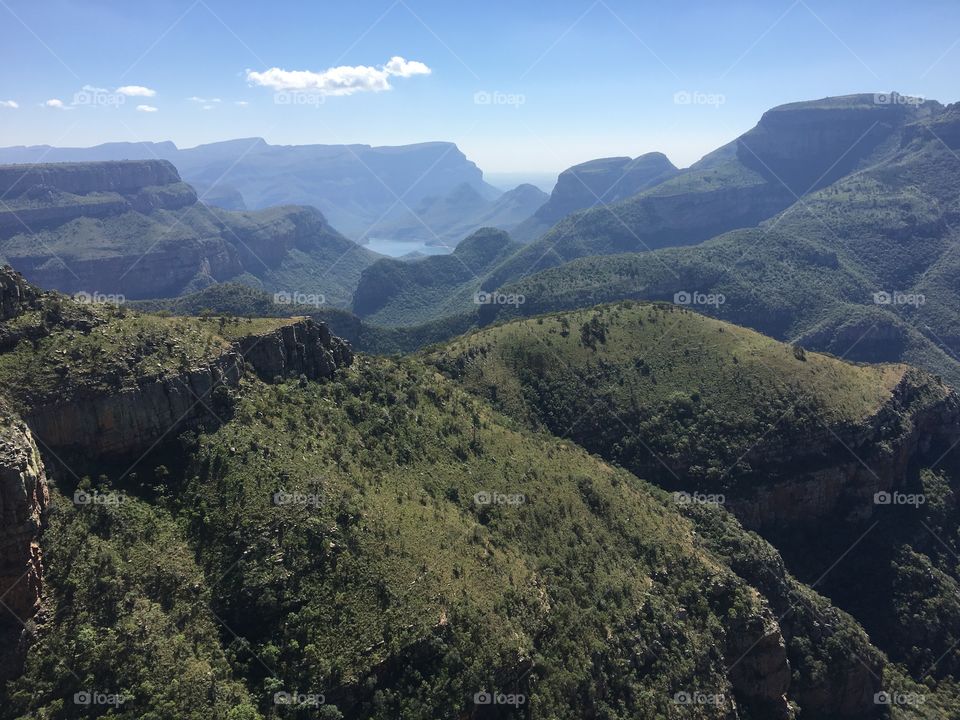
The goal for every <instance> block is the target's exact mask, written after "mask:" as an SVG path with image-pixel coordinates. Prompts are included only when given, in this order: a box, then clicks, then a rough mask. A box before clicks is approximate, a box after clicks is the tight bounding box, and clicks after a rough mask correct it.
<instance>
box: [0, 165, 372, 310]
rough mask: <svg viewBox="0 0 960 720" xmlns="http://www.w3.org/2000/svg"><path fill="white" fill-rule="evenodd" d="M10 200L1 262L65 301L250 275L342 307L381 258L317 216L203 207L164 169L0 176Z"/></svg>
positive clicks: (161, 292)
mask: <svg viewBox="0 0 960 720" xmlns="http://www.w3.org/2000/svg"><path fill="white" fill-rule="evenodd" d="M211 182H212V180H211ZM5 190H6V191H7V192H9V195H8V196H6V197H5V199H4V207H3V208H2V210H0V257H2V258H4V259H5V261H6V262H9V263H10V264H11V265H12V266H14V267H15V268H17V270H19V271H20V272H22V273H24V275H25V276H26V277H27V279H28V280H30V282H33V283H35V284H37V285H40V286H42V287H47V288H51V289H56V290H60V291H61V292H66V293H70V294H74V293H77V292H87V293H91V294H92V293H95V292H97V293H104V294H115V295H123V296H124V297H125V298H127V299H130V300H134V299H143V298H159V297H175V296H177V295H180V294H183V293H189V292H194V291H196V290H201V289H203V288H205V287H207V286H209V285H211V284H214V283H216V282H222V281H226V280H230V279H233V278H237V277H238V276H241V275H243V276H245V278H246V279H247V281H249V276H250V275H253V276H256V277H257V278H259V279H261V281H262V282H263V286H264V289H267V290H270V291H271V292H276V291H286V292H294V291H296V292H303V293H314V294H317V295H318V296H322V297H323V298H324V300H325V302H326V303H330V304H337V305H342V304H345V301H346V296H347V291H349V292H352V289H353V286H354V281H355V279H356V277H357V276H359V273H360V271H361V270H362V269H363V268H364V267H366V266H367V265H368V264H369V263H371V262H373V261H374V260H375V259H376V258H377V257H379V256H378V255H376V254H375V253H372V252H370V251H369V250H366V249H365V248H362V247H360V246H359V245H356V244H355V243H353V242H352V241H351V240H348V239H347V238H345V237H343V236H342V235H340V234H339V233H338V232H337V231H336V230H334V229H333V228H332V227H331V226H330V225H329V223H327V221H326V218H324V216H323V215H322V214H321V213H320V212H319V211H318V210H316V209H314V208H312V207H300V206H283V207H276V208H271V209H268V210H262V211H257V212H230V211H226V210H221V209H219V208H212V207H208V205H207V204H205V203H203V202H200V201H199V199H198V197H197V194H196V192H194V190H193V188H192V187H191V186H189V185H187V184H186V183H183V182H181V181H180V177H179V175H178V174H177V171H176V169H175V168H174V167H173V165H171V164H170V163H169V162H167V161H159V160H156V161H129V162H128V161H124V162H100V163H65V164H40V165H21V166H17V165H13V166H0V194H2V193H3V192H4V191H5Z"/></svg>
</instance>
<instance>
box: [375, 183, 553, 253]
mask: <svg viewBox="0 0 960 720" xmlns="http://www.w3.org/2000/svg"><path fill="white" fill-rule="evenodd" d="M547 197H548V195H547V194H546V193H545V192H543V191H542V190H540V188H537V187H534V186H533V185H519V186H517V187H515V188H514V189H513V190H510V191H508V192H505V193H503V194H502V195H500V196H499V197H498V198H496V199H495V200H490V199H489V198H488V197H485V196H484V195H483V194H481V193H480V192H479V191H478V190H477V189H476V188H475V187H473V186H472V185H470V184H469V183H462V184H460V185H458V186H457V187H455V188H454V189H453V190H452V191H451V192H450V193H449V194H447V195H442V196H438V197H429V198H424V199H423V200H421V201H420V203H419V204H418V205H417V207H415V208H414V209H413V212H412V213H407V216H406V217H404V218H402V219H400V220H398V221H397V222H395V223H393V224H392V225H382V226H380V227H378V229H377V230H376V231H375V233H371V234H380V233H382V234H383V235H384V236H386V237H388V238H391V239H394V240H410V241H415V240H419V241H422V242H426V243H427V244H428V245H449V246H452V245H456V244H457V243H459V242H460V241H461V240H463V239H464V238H465V237H467V236H468V235H472V234H473V233H474V232H476V231H477V230H479V229H480V228H483V227H494V228H499V229H501V230H511V229H512V228H513V227H514V226H515V225H517V224H518V223H520V222H521V221H523V220H526V219H527V218H529V217H530V215H531V213H533V212H535V211H536V210H537V209H538V208H539V207H540V206H541V205H543V203H544V202H546V200H547Z"/></svg>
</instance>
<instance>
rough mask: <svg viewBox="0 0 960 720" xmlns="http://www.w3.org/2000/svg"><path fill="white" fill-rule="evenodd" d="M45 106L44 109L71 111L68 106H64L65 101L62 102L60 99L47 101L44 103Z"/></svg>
mask: <svg viewBox="0 0 960 720" xmlns="http://www.w3.org/2000/svg"><path fill="white" fill-rule="evenodd" d="M43 105H44V107H48V108H54V109H56V110H69V109H70V108H68V107H67V106H66V105H64V104H63V100H60V99H59V98H50V99H49V100H47V101H46V102H44V103H43Z"/></svg>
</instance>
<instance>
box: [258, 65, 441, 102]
mask: <svg viewBox="0 0 960 720" xmlns="http://www.w3.org/2000/svg"><path fill="white" fill-rule="evenodd" d="M430 72H431V70H430V68H428V67H427V66H426V65H424V64H423V63H422V62H418V61H416V60H410V61H408V60H405V59H403V58H402V57H399V56H397V57H392V58H390V60H389V62H387V64H386V65H382V66H380V67H370V66H368V65H356V66H350V65H341V66H340V67H333V68H328V69H326V70H324V71H323V72H313V71H311V70H282V69H281V68H278V67H273V68H270V69H269V70H266V71H264V72H256V71H255V70H247V82H249V83H250V84H252V85H259V86H260V87H268V88H271V89H272V90H275V91H281V90H292V91H296V92H308V93H316V94H318V95H353V94H354V93H359V92H382V91H384V90H390V89H391V87H392V86H391V85H390V78H391V77H404V78H408V77H412V76H414V75H429V74H430Z"/></svg>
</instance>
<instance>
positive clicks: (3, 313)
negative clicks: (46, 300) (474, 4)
mask: <svg viewBox="0 0 960 720" xmlns="http://www.w3.org/2000/svg"><path fill="white" fill-rule="evenodd" d="M39 294H40V293H39V292H38V291H37V290H36V289H35V288H34V287H32V286H31V285H30V284H29V283H27V281H26V280H24V279H23V275H21V274H20V273H18V272H16V271H15V270H14V269H13V268H12V267H10V266H9V265H5V266H4V267H3V268H0V320H10V319H12V318H15V317H17V316H18V315H20V313H22V312H23V311H24V310H26V309H27V308H30V307H32V306H33V305H34V304H35V303H36V301H37V297H38V296H39Z"/></svg>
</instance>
